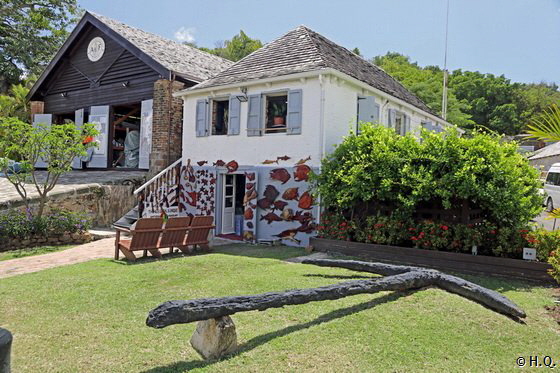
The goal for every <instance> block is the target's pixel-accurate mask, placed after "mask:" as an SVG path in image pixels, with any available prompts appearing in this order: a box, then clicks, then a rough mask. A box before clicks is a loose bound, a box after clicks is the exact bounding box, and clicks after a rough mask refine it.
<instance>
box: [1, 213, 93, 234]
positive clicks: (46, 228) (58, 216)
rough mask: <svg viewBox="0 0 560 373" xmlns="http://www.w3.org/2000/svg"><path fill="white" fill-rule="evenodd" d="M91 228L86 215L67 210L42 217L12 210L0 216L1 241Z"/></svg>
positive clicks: (82, 230)
mask: <svg viewBox="0 0 560 373" xmlns="http://www.w3.org/2000/svg"><path fill="white" fill-rule="evenodd" d="M89 228H91V221H90V220H89V218H87V216H86V215H85V214H82V213H76V212H72V211H67V210H53V211H51V212H50V213H49V214H45V215H43V216H41V217H37V216H33V215H32V214H31V213H30V212H29V211H28V212H27V213H26V212H22V211H19V210H10V211H9V212H7V213H5V214H0V239H12V238H21V239H25V238H28V237H30V236H32V235H43V236H49V235H51V234H63V233H76V232H84V231H86V230H88V229H89Z"/></svg>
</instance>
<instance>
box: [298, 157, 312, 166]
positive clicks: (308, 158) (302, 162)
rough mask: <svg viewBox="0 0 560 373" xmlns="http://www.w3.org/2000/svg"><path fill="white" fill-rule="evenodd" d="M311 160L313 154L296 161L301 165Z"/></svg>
mask: <svg viewBox="0 0 560 373" xmlns="http://www.w3.org/2000/svg"><path fill="white" fill-rule="evenodd" d="M310 160H311V156H309V157H307V158H303V159H300V160H299V161H297V162H296V166H299V165H300V164H304V163H305V162H307V161H310Z"/></svg>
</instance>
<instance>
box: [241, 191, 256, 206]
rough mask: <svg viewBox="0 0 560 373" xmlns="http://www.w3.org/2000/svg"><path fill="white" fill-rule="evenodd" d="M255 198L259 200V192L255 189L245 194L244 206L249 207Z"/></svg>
mask: <svg viewBox="0 0 560 373" xmlns="http://www.w3.org/2000/svg"><path fill="white" fill-rule="evenodd" d="M255 198H257V192H256V191H255V190H254V189H252V190H248V191H247V192H246V193H245V197H243V206H247V204H248V203H249V202H250V201H252V200H254V199H255Z"/></svg>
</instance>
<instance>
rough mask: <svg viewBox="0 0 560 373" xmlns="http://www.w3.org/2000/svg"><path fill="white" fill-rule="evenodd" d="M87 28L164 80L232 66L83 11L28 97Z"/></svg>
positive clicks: (199, 76) (195, 78) (194, 77)
mask: <svg viewBox="0 0 560 373" xmlns="http://www.w3.org/2000/svg"><path fill="white" fill-rule="evenodd" d="M90 25H93V26H94V27H95V28H97V29H99V30H101V31H102V32H103V33H105V34H106V35H108V36H109V37H111V38H112V39H114V40H115V41H116V42H117V43H118V44H120V45H121V46H122V47H123V48H125V49H126V50H128V51H129V52H130V53H132V55H134V56H135V57H137V58H138V59H140V60H141V61H143V62H144V63H146V64H147V65H148V66H150V67H151V68H152V69H154V70H155V71H156V72H158V73H159V74H160V75H161V76H162V77H165V78H168V77H170V75H171V74H174V75H176V76H177V77H178V78H179V79H180V80H183V81H190V82H193V83H198V82H201V81H203V80H205V79H208V78H210V77H212V76H214V75H216V74H217V73H219V72H220V71H222V70H224V69H226V68H228V67H229V66H231V65H232V64H233V62H231V61H228V60H226V59H223V58H221V57H218V56H214V55H212V54H210V53H206V52H203V51H201V50H199V49H197V48H194V47H191V46H188V45H185V44H180V43H177V42H174V41H172V40H169V39H165V38H163V37H161V36H158V35H155V34H151V33H149V32H146V31H143V30H140V29H137V28H134V27H131V26H128V25H126V24H124V23H122V22H119V21H115V20H113V19H110V18H108V17H105V16H101V15H98V14H93V13H90V12H86V13H85V14H84V16H83V17H82V19H81V20H80V21H79V22H78V24H77V25H76V27H75V28H74V30H73V31H72V33H71V34H70V36H69V37H68V39H67V40H66V42H65V43H64V44H63V46H62V47H61V48H60V50H59V51H58V52H57V54H56V55H55V57H54V58H53V59H52V60H51V62H50V63H49V65H48V66H47V68H46V69H45V70H44V71H43V73H42V74H41V76H40V77H39V79H38V80H37V82H36V83H35V85H34V86H33V88H32V89H31V91H30V92H29V95H28V97H29V98H34V97H33V96H34V95H35V93H36V92H38V91H39V89H40V87H41V86H42V84H43V83H44V82H45V81H46V80H47V78H49V76H50V74H51V73H52V72H53V71H54V70H55V68H56V67H57V65H58V64H59V63H60V62H61V60H63V58H64V56H65V54H66V52H68V51H69V50H70V49H71V48H72V47H73V45H74V43H75V41H76V40H77V39H78V38H79V36H81V34H82V31H84V29H85V30H87V29H89V27H88V26H90Z"/></svg>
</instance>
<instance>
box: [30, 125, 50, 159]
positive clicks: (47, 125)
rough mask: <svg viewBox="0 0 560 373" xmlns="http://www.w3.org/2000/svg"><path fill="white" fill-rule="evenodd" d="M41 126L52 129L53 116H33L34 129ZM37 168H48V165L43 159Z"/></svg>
mask: <svg viewBox="0 0 560 373" xmlns="http://www.w3.org/2000/svg"><path fill="white" fill-rule="evenodd" d="M39 124H43V125H45V126H46V127H47V128H48V127H50V125H51V124H52V114H35V115H34V116H33V127H37V126H38V125H39ZM35 167H37V168H46V167H47V163H46V162H45V161H43V160H42V159H39V160H38V161H37V163H35Z"/></svg>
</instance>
